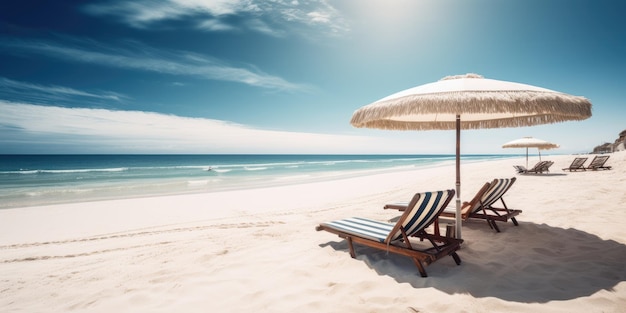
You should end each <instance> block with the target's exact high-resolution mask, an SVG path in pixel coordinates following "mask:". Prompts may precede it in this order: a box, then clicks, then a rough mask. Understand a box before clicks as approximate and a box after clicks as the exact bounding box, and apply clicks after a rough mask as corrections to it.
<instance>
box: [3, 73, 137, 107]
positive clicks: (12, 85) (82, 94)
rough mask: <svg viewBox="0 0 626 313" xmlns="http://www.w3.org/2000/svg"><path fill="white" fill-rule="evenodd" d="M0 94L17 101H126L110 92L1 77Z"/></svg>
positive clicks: (124, 96)
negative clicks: (76, 99)
mask: <svg viewBox="0 0 626 313" xmlns="http://www.w3.org/2000/svg"><path fill="white" fill-rule="evenodd" d="M0 94H3V95H5V96H9V95H12V97H14V98H17V99H32V98H41V99H50V100H70V99H74V98H79V99H82V98H94V99H99V100H107V101H115V102H121V101H123V100H127V99H128V97H127V96H126V95H123V94H120V93H117V92H112V91H102V92H97V93H96V92H88V91H83V90H77V89H74V88H69V87H63V86H58V85H40V84H33V83H28V82H23V81H16V80H12V79H9V78H6V77H1V76H0Z"/></svg>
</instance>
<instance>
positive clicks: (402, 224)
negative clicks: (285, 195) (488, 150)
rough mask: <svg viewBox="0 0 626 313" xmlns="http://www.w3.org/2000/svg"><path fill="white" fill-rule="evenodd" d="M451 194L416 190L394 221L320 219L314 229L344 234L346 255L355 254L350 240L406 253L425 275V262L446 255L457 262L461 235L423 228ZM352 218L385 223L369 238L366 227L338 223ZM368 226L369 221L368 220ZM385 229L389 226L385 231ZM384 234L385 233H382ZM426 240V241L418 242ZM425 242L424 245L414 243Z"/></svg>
mask: <svg viewBox="0 0 626 313" xmlns="http://www.w3.org/2000/svg"><path fill="white" fill-rule="evenodd" d="M453 197H454V190H445V191H436V192H425V193H417V194H415V196H413V199H412V200H411V202H409V205H408V206H407V209H406V210H405V211H404V213H403V214H402V216H400V218H399V219H398V221H397V222H396V223H395V224H389V223H382V222H376V221H373V220H368V219H358V218H353V219H345V220H338V221H332V222H328V223H321V224H320V225H319V226H317V227H316V228H315V229H316V230H317V231H322V230H325V231H328V232H330V233H333V234H336V235H338V236H339V237H340V238H344V239H346V240H347V242H348V247H349V249H350V256H351V257H352V258H356V252H355V249H354V243H357V244H360V245H364V246H368V247H371V248H375V249H380V250H384V251H388V252H392V253H396V254H400V255H404V256H408V257H410V258H411V259H412V260H413V262H414V263H415V265H416V266H417V268H418V270H419V272H420V275H421V276H422V277H427V276H428V275H427V273H426V270H425V268H424V266H425V265H429V264H431V263H433V262H435V261H437V260H439V259H441V258H444V257H446V256H452V258H453V259H454V261H455V263H456V264H457V265H460V264H461V258H460V257H459V256H458V254H457V253H456V251H457V250H458V249H459V248H460V246H461V243H462V242H463V240H462V239H455V238H448V237H441V236H437V235H433V234H429V233H427V232H426V231H425V229H426V228H427V227H429V226H430V225H431V224H432V223H433V222H434V221H436V220H437V218H438V217H439V214H441V212H442V211H443V209H444V208H445V207H446V206H447V205H448V204H449V203H450V200H452V198H453ZM353 220H357V221H359V222H360V221H364V223H373V224H375V225H383V226H385V227H389V228H388V229H385V230H384V231H380V234H379V235H378V237H377V238H371V237H370V236H371V234H369V233H367V231H364V232H363V231H361V230H359V229H352V228H351V227H350V226H345V225H344V224H342V223H345V222H351V221H353ZM368 226H369V224H368ZM389 229H391V230H390V231H389ZM385 236H386V237H385ZM415 237H416V238H419V239H420V240H419V241H420V242H419V243H418V242H415V240H414V241H413V242H412V241H411V239H410V238H415ZM424 240H427V241H428V243H429V244H428V243H426V242H422V241H424ZM418 246H427V247H418Z"/></svg>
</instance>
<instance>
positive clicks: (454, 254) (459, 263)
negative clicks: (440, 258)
mask: <svg viewBox="0 0 626 313" xmlns="http://www.w3.org/2000/svg"><path fill="white" fill-rule="evenodd" d="M450 255H451V256H452V258H453V259H454V262H455V263H456V265H461V258H460V257H459V255H458V254H456V252H452V253H450Z"/></svg>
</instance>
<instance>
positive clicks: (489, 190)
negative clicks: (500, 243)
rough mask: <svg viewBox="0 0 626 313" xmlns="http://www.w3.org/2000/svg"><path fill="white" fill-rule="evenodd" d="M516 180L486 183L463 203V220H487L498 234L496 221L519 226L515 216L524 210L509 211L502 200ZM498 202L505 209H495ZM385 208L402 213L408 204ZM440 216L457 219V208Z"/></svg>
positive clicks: (509, 179)
mask: <svg viewBox="0 0 626 313" xmlns="http://www.w3.org/2000/svg"><path fill="white" fill-rule="evenodd" d="M515 180H516V178H515V177H513V178H501V179H494V180H493V181H492V182H487V183H485V184H484V185H483V187H482V188H481V189H480V190H479V191H478V192H477V193H476V195H475V196H474V198H473V199H472V200H471V201H469V202H464V203H463V205H462V207H461V219H463V220H467V219H470V218H474V219H483V220H486V221H487V224H488V225H489V227H490V228H491V229H494V230H495V231H496V232H500V228H499V227H498V225H497V224H496V221H501V222H505V223H506V222H507V221H508V220H509V219H510V220H511V221H512V222H513V224H514V225H515V226H518V225H519V224H518V222H517V220H516V219H515V216H517V215H519V214H520V213H522V210H511V209H509V208H508V207H507V206H506V203H504V199H502V196H504V194H505V193H506V192H507V191H508V190H509V189H510V188H511V186H513V183H515ZM498 200H500V201H501V202H502V206H503V208H496V207H493V204H494V203H496V202H497V201H498ZM384 208H385V209H398V210H400V211H402V210H404V209H405V208H406V204H403V203H394V204H387V205H385V207H384ZM440 216H442V217H450V218H454V217H456V208H446V209H445V210H444V211H443V212H442V213H441V215H440Z"/></svg>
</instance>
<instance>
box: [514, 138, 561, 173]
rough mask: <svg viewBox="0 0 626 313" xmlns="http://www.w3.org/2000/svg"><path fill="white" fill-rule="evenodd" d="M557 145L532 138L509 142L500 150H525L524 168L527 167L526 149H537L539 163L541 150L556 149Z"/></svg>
mask: <svg viewBox="0 0 626 313" xmlns="http://www.w3.org/2000/svg"><path fill="white" fill-rule="evenodd" d="M558 147H559V145H557V144H555V143H551V142H548V141H545V140H541V139H538V138H533V137H524V138H520V139H515V140H513V141H509V142H507V143H505V144H503V145H502V148H526V167H528V148H537V150H538V151H539V161H541V150H549V149H555V148H558Z"/></svg>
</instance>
